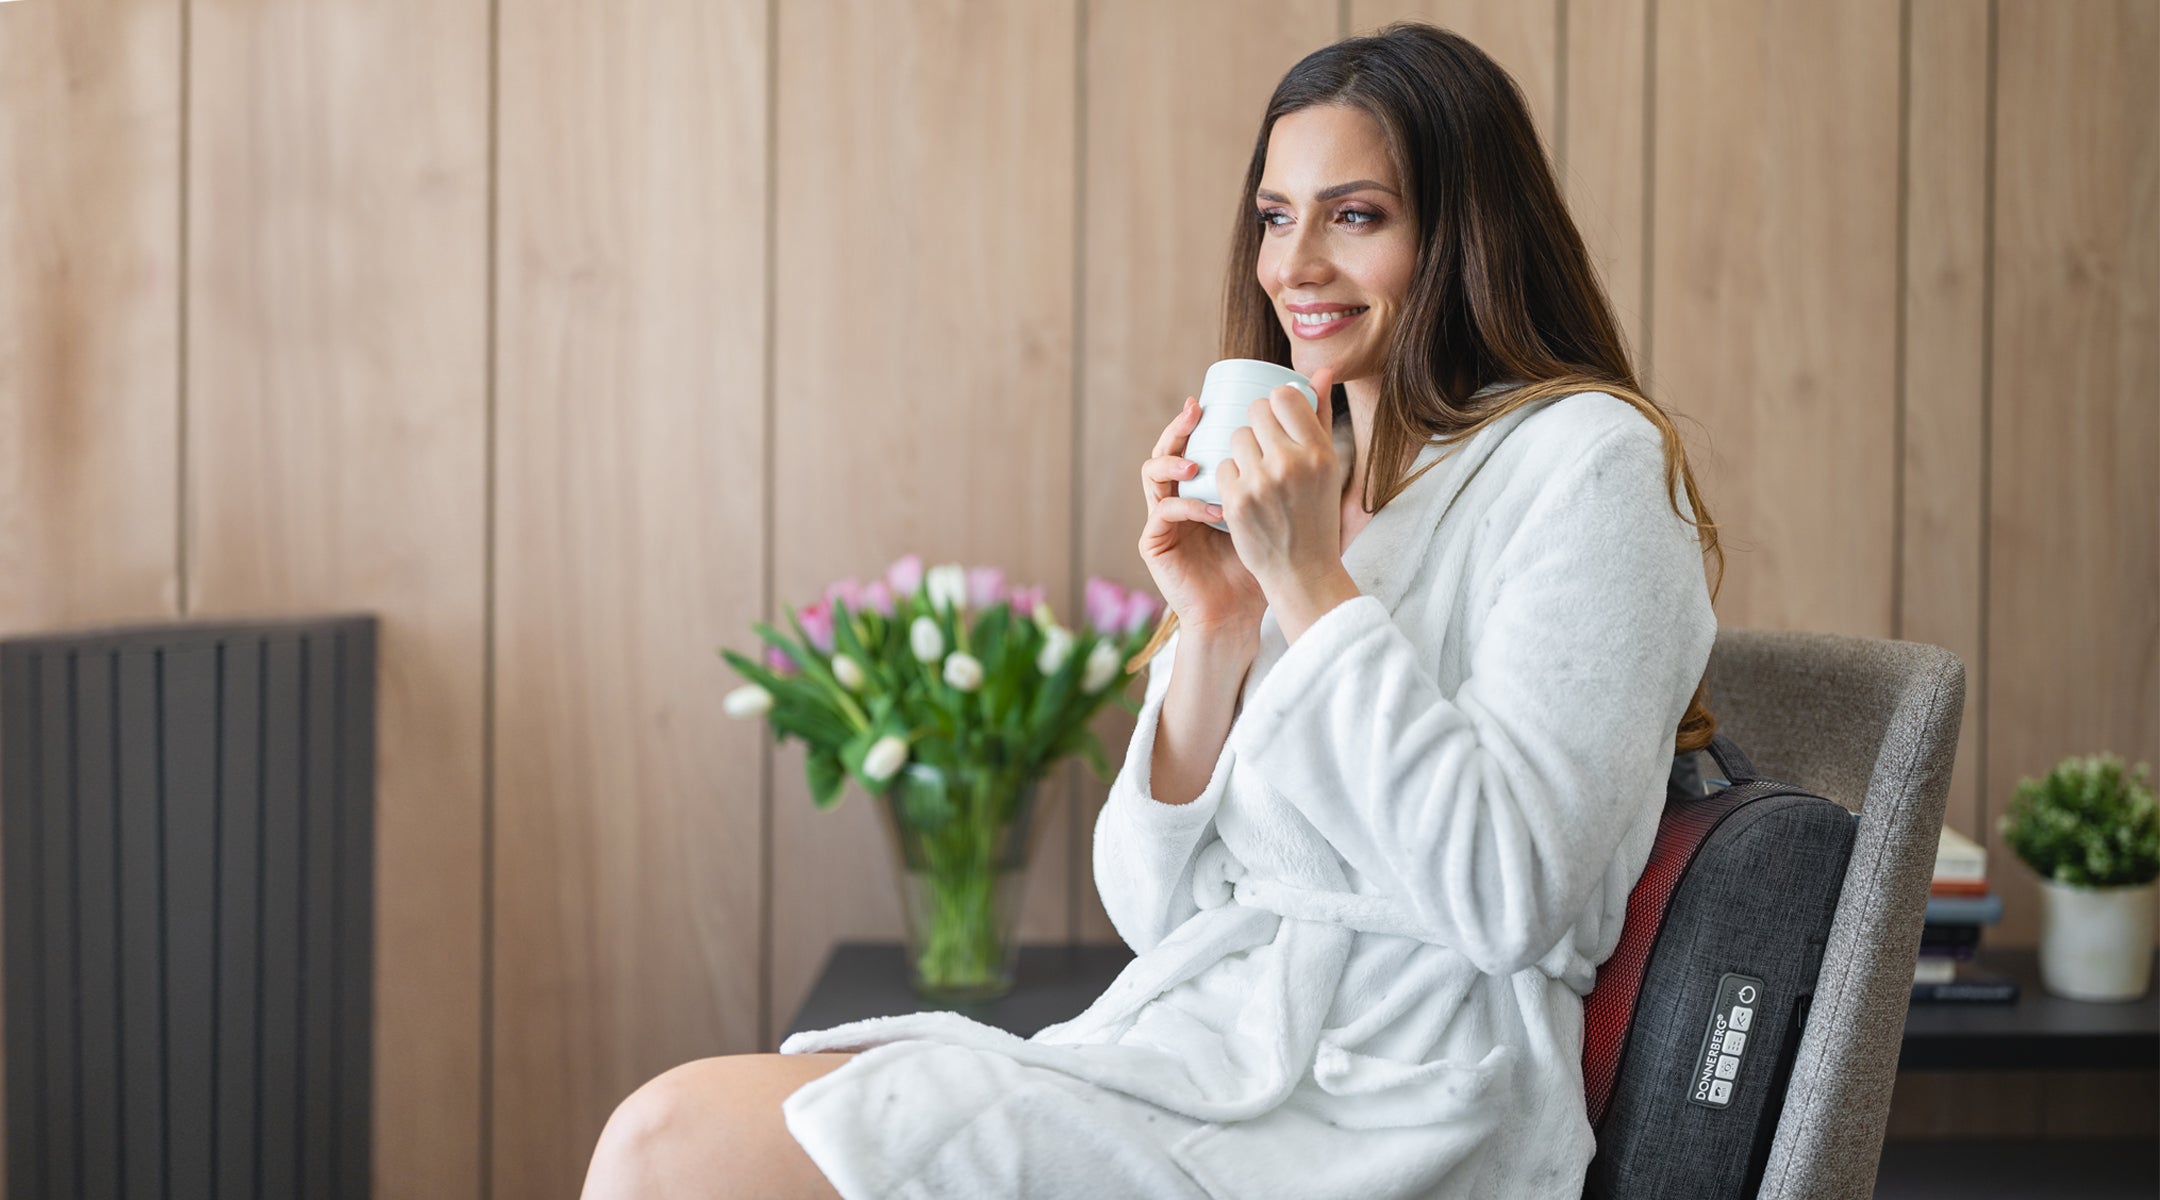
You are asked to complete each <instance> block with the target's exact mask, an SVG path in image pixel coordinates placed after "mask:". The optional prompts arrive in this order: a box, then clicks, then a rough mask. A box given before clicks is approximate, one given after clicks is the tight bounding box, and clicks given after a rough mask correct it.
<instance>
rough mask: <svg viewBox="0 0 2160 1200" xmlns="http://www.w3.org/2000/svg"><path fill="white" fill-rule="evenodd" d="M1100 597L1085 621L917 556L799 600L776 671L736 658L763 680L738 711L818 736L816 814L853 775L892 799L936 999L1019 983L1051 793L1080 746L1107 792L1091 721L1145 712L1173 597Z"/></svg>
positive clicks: (987, 577)
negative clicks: (1139, 691)
mask: <svg viewBox="0 0 2160 1200" xmlns="http://www.w3.org/2000/svg"><path fill="white" fill-rule="evenodd" d="M1085 605H1086V609H1087V612H1086V615H1085V624H1084V626H1083V627H1082V628H1081V629H1078V630H1074V629H1070V628H1067V627H1066V626H1064V625H1061V624H1059V623H1058V621H1057V618H1056V614H1055V613H1054V612H1053V611H1052V610H1051V608H1050V606H1049V604H1048V603H1047V602H1046V600H1045V598H1044V593H1043V589H1042V588H1040V587H1009V586H1008V585H1007V584H1006V582H1005V573H1004V572H1003V571H1001V570H999V569H997V568H995V567H973V568H968V567H963V566H961V565H960V564H958V563H950V564H945V565H942V566H936V567H931V568H929V569H928V570H925V569H924V567H923V563H922V559H921V558H920V557H918V556H916V555H912V554H911V555H908V556H906V557H904V558H902V559H900V560H898V561H897V562H895V563H893V564H892V565H891V566H890V567H889V568H887V570H886V572H885V576H884V577H883V578H882V579H876V580H872V581H871V582H870V583H868V584H864V583H862V582H860V581H859V580H856V579H845V580H841V581H839V582H836V583H833V584H830V585H828V586H827V587H826V589H825V593H824V595H823V597H822V598H820V599H819V600H818V601H817V602H816V603H813V604H810V605H807V606H805V607H804V608H802V609H801V610H800V611H799V612H798V611H796V610H795V609H794V608H793V607H792V606H790V607H789V608H788V621H789V624H790V626H791V627H792V628H793V630H794V634H795V636H794V637H792V638H791V637H789V636H787V635H786V634H783V633H781V632H779V631H777V630H775V629H773V628H772V627H771V626H770V625H768V624H766V623H764V622H762V621H761V622H757V623H756V624H755V625H754V628H755V629H756V631H757V634H758V636H759V637H760V638H761V639H763V641H764V642H765V643H766V647H765V652H764V654H763V656H762V660H761V661H753V660H752V659H751V658H750V657H749V656H747V655H744V654H741V653H738V652H736V651H734V650H728V649H723V650H722V651H721V654H722V655H723V656H724V657H725V658H726V659H727V661H728V663H729V664H730V665H731V666H733V667H734V668H735V670H736V671H737V672H738V673H739V674H741V675H742V676H743V677H744V678H745V679H747V680H749V682H748V683H746V684H744V685H742V686H740V687H738V688H736V689H735V690H733V691H731V692H730V693H728V695H727V698H726V701H725V710H726V712H727V714H728V715H729V716H731V717H737V718H742V719H754V718H759V717H762V718H764V719H765V720H766V721H767V722H768V724H769V725H770V727H771V730H772V733H773V737H774V738H775V740H776V741H780V742H785V741H787V739H788V738H790V737H797V738H800V739H802V741H803V742H804V743H805V746H806V748H807V757H806V759H805V762H804V774H805V776H806V777H807V779H808V781H809V784H810V795H811V800H812V802H813V803H815V804H816V805H817V807H819V808H821V809H824V808H831V807H832V806H834V805H836V804H838V803H839V802H840V799H841V797H842V794H843V792H844V790H845V788H846V786H847V782H848V780H849V779H850V778H852V779H854V780H856V781H857V782H858V783H859V784H860V785H861V786H862V788H863V789H864V790H865V791H866V792H869V793H871V794H873V795H876V796H877V797H879V798H880V800H881V801H882V803H881V804H880V805H879V810H880V812H881V814H882V815H883V816H884V818H885V820H886V822H887V828H888V831H889V832H890V833H891V834H892V835H893V842H894V847H895V849H896V851H897V854H898V857H899V861H900V867H901V877H900V878H901V892H902V902H903V906H904V907H905V909H906V917H907V920H906V929H907V932H908V941H909V949H910V951H911V959H912V961H913V963H914V982H915V986H916V988H917V989H918V990H919V991H922V992H923V993H925V994H927V995H930V996H933V997H936V998H941V999H981V998H985V997H989V996H994V995H998V994H1000V993H1002V992H1003V991H1005V990H1007V989H1008V988H1010V986H1011V980H1012V966H1013V961H1014V957H1015V955H1014V950H1015V943H1014V940H1013V938H1012V937H1011V932H1012V926H1013V923H1014V921H1015V919H1016V918H1017V915H1018V911H1017V910H1018V907H1019V906H1018V900H1019V896H1020V891H1021V889H1020V887H1019V879H1020V877H1021V874H1022V871H1023V870H1024V868H1025V865H1026V860H1027V857H1028V852H1029V850H1030V849H1031V842H1032V838H1031V837H1030V826H1031V821H1030V818H1031V817H1032V814H1033V808H1034V803H1033V802H1034V796H1035V792H1036V785H1037V784H1038V782H1039V781H1040V780H1041V778H1042V777H1043V776H1044V775H1045V774H1047V773H1048V771H1049V770H1050V768H1051V767H1052V766H1054V765H1055V764H1056V763H1058V762H1059V761H1061V760H1062V759H1064V758H1065V757H1066V756H1067V755H1071V754H1079V755H1081V756H1082V757H1083V758H1084V759H1085V760H1086V761H1087V762H1088V764H1089V765H1090V766H1091V767H1092V768H1093V769H1094V771H1095V774H1096V776H1097V777H1098V778H1100V779H1102V780H1104V781H1106V782H1107V781H1108V779H1109V777H1110V768H1109V763H1108V760H1107V758H1106V756H1105V755H1104V753H1103V747H1102V743H1101V740H1100V739H1098V738H1097V737H1096V736H1095V734H1094V732H1093V731H1092V730H1091V729H1090V728H1089V727H1088V726H1089V722H1090V720H1091V718H1092V717H1093V716H1094V715H1095V713H1096V712H1097V711H1098V710H1099V709H1100V708H1101V707H1102V705H1103V704H1104V703H1106V702H1109V701H1110V700H1112V699H1115V700H1116V702H1117V703H1118V704H1119V706H1120V707H1122V708H1124V709H1125V710H1126V711H1127V712H1129V713H1137V712H1139V709H1140V705H1139V702H1138V701H1136V700H1134V699H1133V698H1132V697H1131V696H1130V695H1128V694H1127V692H1126V688H1125V684H1127V683H1128V682H1129V681H1130V680H1131V678H1132V676H1131V674H1130V673H1129V672H1127V671H1126V669H1125V664H1126V662H1127V661H1128V660H1130V659H1131V657H1132V656H1133V655H1134V654H1135V653H1137V652H1138V651H1139V650H1140V648H1141V647H1142V646H1144V645H1146V643H1147V641H1148V640H1149V638H1150V637H1151V636H1153V634H1154V630H1155V624H1156V621H1157V619H1158V618H1159V617H1160V616H1161V612H1162V604H1161V601H1159V600H1156V599H1155V598H1154V597H1152V596H1149V595H1146V594H1144V593H1141V592H1128V591H1126V590H1125V589H1124V588H1123V587H1121V586H1119V585H1118V584H1116V583H1113V582H1111V581H1109V580H1105V579H1099V578H1091V579H1089V580H1088V581H1087V586H1086V592H1085Z"/></svg>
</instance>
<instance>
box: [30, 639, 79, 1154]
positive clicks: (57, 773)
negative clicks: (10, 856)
mask: <svg viewBox="0 0 2160 1200" xmlns="http://www.w3.org/2000/svg"><path fill="white" fill-rule="evenodd" d="M72 657H73V656H72V655H67V654H45V655H40V656H39V659H38V685H37V691H38V748H37V751H36V754H37V758H38V765H39V767H40V768H41V770H40V772H39V774H40V777H41V780H42V784H43V788H44V794H45V795H47V796H66V797H72V796H73V795H74V794H75V787H74V766H75V759H74V750H73V747H72V746H71V745H70V743H71V742H72V741H73V739H72V738H71V736H70V725H71V723H70V722H69V720H68V710H69V709H70V708H71V707H72V706H73V703H74V699H75V693H74V689H73V687H72V684H73V682H74V681H73V680H72V679H71V678H70V677H69V674H70V670H69V668H70V662H69V660H70V659H71V658H72ZM41 808H42V812H41V813H40V814H39V820H38V824H39V826H40V829H41V831H42V832H43V834H44V846H43V849H42V851H41V853H40V857H41V859H42V861H41V863H40V867H41V869H42V872H43V874H44V889H43V890H44V893H45V894H44V898H43V899H42V900H41V901H40V903H41V905H42V906H43V908H44V910H45V912H44V917H45V930H44V938H43V941H42V943H41V944H42V947H43V950H44V954H45V961H44V963H43V964H41V969H42V970H43V972H44V975H45V1005H44V1018H45V1044H44V1046H43V1050H44V1054H45V1068H44V1070H45V1087H44V1093H45V1099H44V1104H45V1111H46V1112H47V1113H50V1114H51V1116H50V1117H49V1118H48V1119H46V1120H45V1122H44V1125H45V1165H44V1173H45V1188H46V1194H47V1195H52V1196H75V1195H78V1194H80V1193H81V1190H82V1181H81V1179H80V1178H79V1177H78V1176H77V1174H76V1170H75V1133H76V1122H75V1092H76V1073H75V1058H76V1049H77V1047H78V1045H79V1043H78V1041H77V1038H76V1029H75V1023H76V1015H77V1006H76V1002H75V979H76V975H75V954H76V946H77V942H76V937H75V831H74V823H75V806H74V805H73V804H68V805H65V806H54V805H49V804H48V805H43V806H41Z"/></svg>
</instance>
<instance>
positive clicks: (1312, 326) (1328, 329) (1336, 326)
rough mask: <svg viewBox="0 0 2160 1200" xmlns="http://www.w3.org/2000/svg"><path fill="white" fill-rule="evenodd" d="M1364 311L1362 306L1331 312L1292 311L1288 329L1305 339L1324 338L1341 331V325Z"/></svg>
mask: <svg viewBox="0 0 2160 1200" xmlns="http://www.w3.org/2000/svg"><path fill="white" fill-rule="evenodd" d="M1368 307H1369V306H1368ZM1365 312H1366V309H1364V308H1350V309H1337V310H1336V311H1333V312H1314V313H1304V312H1292V313H1291V314H1290V330H1291V332H1292V333H1295V334H1297V335H1298V336H1299V337H1301V338H1305V339H1307V340H1311V339H1313V338H1324V337H1327V336H1329V335H1331V334H1335V333H1339V332H1341V331H1342V327H1343V326H1345V325H1348V324H1350V323H1351V322H1353V321H1355V320H1357V319H1358V318H1359V317H1361V316H1363V315H1364V314H1365Z"/></svg>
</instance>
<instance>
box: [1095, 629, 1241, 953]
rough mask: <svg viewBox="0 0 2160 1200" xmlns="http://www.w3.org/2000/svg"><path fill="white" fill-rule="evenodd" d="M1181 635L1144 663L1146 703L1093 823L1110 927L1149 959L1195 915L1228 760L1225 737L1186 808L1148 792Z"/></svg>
mask: <svg viewBox="0 0 2160 1200" xmlns="http://www.w3.org/2000/svg"><path fill="white" fill-rule="evenodd" d="M1178 636H1179V635H1177V634H1172V635H1171V636H1170V640H1169V641H1168V642H1166V643H1165V644H1164V645H1163V647H1162V648H1161V649H1160V650H1159V651H1157V653H1156V655H1155V657H1154V658H1153V659H1151V660H1149V663H1148V673H1147V690H1146V698H1145V699H1144V700H1143V702H1142V703H1141V706H1140V714H1139V718H1138V720H1137V722H1136V723H1135V725H1134V726H1133V736H1132V742H1131V743H1130V744H1129V745H1128V746H1127V747H1126V749H1125V765H1124V767H1123V768H1122V769H1120V770H1119V771H1118V774H1117V778H1116V779H1114V780H1112V781H1111V784H1110V795H1109V798H1108V799H1107V800H1106V801H1105V802H1104V804H1103V807H1102V811H1101V812H1100V813H1098V814H1097V815H1096V818H1095V846H1094V865H1095V890H1096V891H1097V892H1098V893H1099V894H1100V895H1101V897H1102V903H1103V911H1104V912H1106V913H1108V914H1109V916H1110V924H1111V925H1112V926H1114V927H1115V928H1116V929H1117V931H1118V936H1119V937H1121V938H1123V939H1125V944H1126V945H1128V946H1130V947H1132V950H1133V953H1135V954H1145V953H1147V951H1148V950H1150V949H1152V948H1153V947H1154V946H1155V944H1156V943H1157V942H1160V941H1162V939H1163V938H1164V937H1166V936H1168V934H1169V933H1170V931H1171V930H1173V929H1176V928H1177V927H1178V926H1179V925H1182V924H1184V923H1185V921H1186V920H1187V919H1188V918H1190V917H1191V916H1192V915H1193V914H1195V913H1197V912H1199V911H1200V906H1199V905H1198V904H1197V903H1195V902H1194V900H1193V895H1192V870H1193V861H1194V859H1195V858H1196V857H1197V856H1198V853H1199V850H1200V848H1201V846H1202V845H1204V844H1205V843H1207V842H1209V841H1211V840H1213V839H1214V837H1215V810H1216V809H1217V808H1218V807H1220V806H1221V804H1222V797H1223V788H1224V784H1225V782H1226V781H1227V779H1228V778H1229V775H1230V760H1231V758H1232V757H1233V755H1232V752H1231V749H1230V743H1229V741H1228V740H1227V739H1225V741H1224V742H1223V749H1222V753H1221V754H1220V755H1218V756H1217V757H1216V760H1215V769H1214V771H1213V773H1212V774H1211V775H1210V776H1209V777H1208V781H1207V786H1206V787H1205V788H1203V789H1201V792H1200V795H1199V796H1198V797H1196V798H1195V799H1194V800H1193V801H1192V802H1191V803H1188V804H1165V803H1163V802H1162V801H1160V800H1157V799H1155V797H1154V796H1153V794H1152V793H1151V788H1150V776H1151V775H1152V774H1153V771H1154V758H1155V730H1156V727H1157V725H1158V724H1159V723H1160V721H1161V718H1162V709H1163V697H1164V696H1165V695H1167V694H1168V693H1169V690H1170V670H1171V664H1172V663H1173V662H1174V661H1175V659H1176V657H1177V639H1178Z"/></svg>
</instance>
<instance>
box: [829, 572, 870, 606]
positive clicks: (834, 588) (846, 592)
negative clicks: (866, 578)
mask: <svg viewBox="0 0 2160 1200" xmlns="http://www.w3.org/2000/svg"><path fill="white" fill-rule="evenodd" d="M835 599H838V600H844V601H846V602H847V610H848V611H849V612H851V613H859V612H861V611H862V609H863V586H862V581H861V580H859V579H856V578H855V577H854V576H852V575H851V576H849V577H848V578H846V579H836V580H834V581H833V582H831V583H828V584H826V585H825V603H826V604H827V605H830V604H831V603H832V602H833V601H834V600H835Z"/></svg>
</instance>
